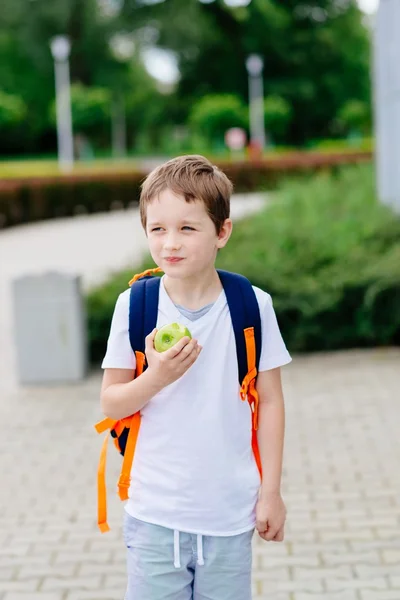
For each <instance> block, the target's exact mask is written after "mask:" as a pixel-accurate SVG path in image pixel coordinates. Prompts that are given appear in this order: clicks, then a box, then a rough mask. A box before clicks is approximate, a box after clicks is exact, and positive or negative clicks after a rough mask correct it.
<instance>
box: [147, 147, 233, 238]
mask: <svg viewBox="0 0 400 600" xmlns="http://www.w3.org/2000/svg"><path fill="white" fill-rule="evenodd" d="M166 189H168V190H171V192H173V193H174V194H176V195H179V196H183V197H184V198H185V200H186V202H193V201H195V200H201V201H202V202H204V205H205V207H206V209H207V212H208V214H209V216H210V218H211V220H212V221H213V223H214V225H215V229H216V230H217V233H219V232H220V231H221V228H222V225H223V223H224V221H225V219H228V218H229V214H230V197H231V194H232V189H233V185H232V182H231V181H230V180H229V179H228V177H227V176H226V175H225V173H223V172H222V171H221V170H220V169H218V167H215V166H214V165H212V164H211V163H210V161H209V160H207V159H206V158H204V156H200V155H185V156H178V157H177V158H173V159H172V160H169V161H168V162H166V163H164V164H162V165H160V166H159V167H156V168H155V169H154V170H153V171H152V172H151V173H150V174H149V175H148V176H147V178H146V179H145V181H144V182H143V184H142V189H141V194H140V218H141V221H142V225H143V227H144V229H146V222H147V205H148V204H149V203H150V202H152V201H153V200H154V199H155V198H157V196H158V195H159V194H160V193H161V192H163V191H164V190H166Z"/></svg>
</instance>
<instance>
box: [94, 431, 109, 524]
mask: <svg viewBox="0 0 400 600" xmlns="http://www.w3.org/2000/svg"><path fill="white" fill-rule="evenodd" d="M108 437H109V435H108V434H107V435H106V437H105V438H104V442H103V446H102V448H101V454H100V462H99V468H98V471H97V524H98V526H99V529H100V531H101V533H106V532H107V531H110V527H109V525H108V523H107V488H106V463H107V446H108Z"/></svg>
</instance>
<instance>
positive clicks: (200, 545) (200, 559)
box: [197, 535, 204, 567]
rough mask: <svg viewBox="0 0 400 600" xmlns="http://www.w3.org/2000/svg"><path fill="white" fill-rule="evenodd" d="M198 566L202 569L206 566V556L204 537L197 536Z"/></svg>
mask: <svg viewBox="0 0 400 600" xmlns="http://www.w3.org/2000/svg"><path fill="white" fill-rule="evenodd" d="M197 564H198V565H199V566H200V567H202V566H203V565H204V556H203V536H202V535H198V536H197Z"/></svg>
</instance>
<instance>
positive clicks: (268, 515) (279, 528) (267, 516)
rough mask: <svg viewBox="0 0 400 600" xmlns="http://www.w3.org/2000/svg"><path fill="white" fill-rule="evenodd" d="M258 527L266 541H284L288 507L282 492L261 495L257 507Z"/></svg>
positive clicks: (259, 532) (260, 534)
mask: <svg viewBox="0 0 400 600" xmlns="http://www.w3.org/2000/svg"><path fill="white" fill-rule="evenodd" d="M256 519H257V522H256V529H257V531H258V534H259V536H260V537H261V538H262V539H263V540H265V541H266V542H283V538H284V527H285V520H286V507H285V504H284V502H283V500H282V496H281V495H280V494H267V495H265V496H260V498H259V500H258V502H257V508H256Z"/></svg>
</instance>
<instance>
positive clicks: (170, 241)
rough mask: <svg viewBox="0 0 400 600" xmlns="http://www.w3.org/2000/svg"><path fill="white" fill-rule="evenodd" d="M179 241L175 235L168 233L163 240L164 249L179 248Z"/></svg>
mask: <svg viewBox="0 0 400 600" xmlns="http://www.w3.org/2000/svg"><path fill="white" fill-rule="evenodd" d="M180 247H181V243H180V242H179V240H178V238H177V237H176V236H175V235H169V236H168V237H167V239H166V240H165V244H164V248H165V250H179V248H180Z"/></svg>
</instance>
